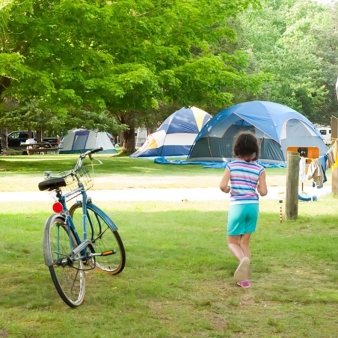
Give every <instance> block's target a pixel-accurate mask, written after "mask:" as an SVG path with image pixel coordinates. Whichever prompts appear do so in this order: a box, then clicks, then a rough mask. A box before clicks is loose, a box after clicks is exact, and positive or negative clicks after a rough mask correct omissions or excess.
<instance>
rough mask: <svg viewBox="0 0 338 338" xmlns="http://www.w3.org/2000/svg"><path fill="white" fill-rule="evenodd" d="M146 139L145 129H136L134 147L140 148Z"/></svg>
mask: <svg viewBox="0 0 338 338" xmlns="http://www.w3.org/2000/svg"><path fill="white" fill-rule="evenodd" d="M146 139H147V128H137V129H136V130H135V144H136V147H142V145H143V143H144V142H145V141H146Z"/></svg>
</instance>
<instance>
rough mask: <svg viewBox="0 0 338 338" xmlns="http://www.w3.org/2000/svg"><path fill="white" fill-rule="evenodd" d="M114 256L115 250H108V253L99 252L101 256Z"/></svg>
mask: <svg viewBox="0 0 338 338" xmlns="http://www.w3.org/2000/svg"><path fill="white" fill-rule="evenodd" d="M114 254H116V251H115V250H108V251H103V252H101V256H109V255H114Z"/></svg>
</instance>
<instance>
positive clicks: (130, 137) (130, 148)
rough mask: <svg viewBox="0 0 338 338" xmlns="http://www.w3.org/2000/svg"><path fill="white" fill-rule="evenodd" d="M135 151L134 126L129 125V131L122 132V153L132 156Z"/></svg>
mask: <svg viewBox="0 0 338 338" xmlns="http://www.w3.org/2000/svg"><path fill="white" fill-rule="evenodd" d="M135 150H136V149H135V126H134V125H130V124H129V129H128V130H126V131H124V132H123V143H122V151H123V152H126V153H128V154H132V153H133V152H135Z"/></svg>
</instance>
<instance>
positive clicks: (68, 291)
mask: <svg viewBox="0 0 338 338" xmlns="http://www.w3.org/2000/svg"><path fill="white" fill-rule="evenodd" d="M77 245H78V242H77V240H76V237H75V235H74V232H73V231H72V229H70V228H69V226H68V225H67V224H65V220H64V218H62V217H61V216H60V215H52V216H51V217H50V218H49V219H48V220H47V222H46V225H45V234H44V256H45V263H46V265H48V268H49V272H50V275H51V277H52V280H53V283H54V285H55V288H56V290H57V292H58V293H59V295H60V297H61V298H62V300H63V301H64V302H65V303H66V304H67V305H68V306H70V307H77V306H79V305H81V304H82V303H83V300H84V295H85V272H84V271H83V262H82V260H81V259H78V258H79V255H77V256H75V257H74V255H72V249H73V248H75V247H76V246H77Z"/></svg>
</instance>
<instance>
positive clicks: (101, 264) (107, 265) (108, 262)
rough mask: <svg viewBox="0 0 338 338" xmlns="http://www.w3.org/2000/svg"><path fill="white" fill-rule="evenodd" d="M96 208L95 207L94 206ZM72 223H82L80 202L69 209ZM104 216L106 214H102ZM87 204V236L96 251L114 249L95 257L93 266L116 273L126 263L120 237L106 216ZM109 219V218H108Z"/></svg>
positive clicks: (101, 251) (102, 251) (112, 273)
mask: <svg viewBox="0 0 338 338" xmlns="http://www.w3.org/2000/svg"><path fill="white" fill-rule="evenodd" d="M96 208H97V207H96ZM69 213H70V215H71V217H72V219H73V222H74V224H76V225H77V226H79V225H80V224H82V203H81V202H76V203H75V204H74V205H72V207H71V208H70V209H69ZM104 216H106V215H105V214H104ZM104 216H103V215H101V214H100V213H99V212H97V210H93V208H92V207H91V205H90V204H88V205H87V236H88V238H89V239H91V241H92V242H93V247H94V251H95V252H96V253H104V252H109V251H111V250H114V252H115V253H114V254H111V255H107V256H96V257H95V268H96V269H97V270H99V271H102V272H105V273H107V274H109V275H117V274H119V273H120V272H122V271H123V269H124V267H125V264H126V253H125V248H124V245H123V242H122V239H121V237H120V235H119V233H118V231H117V229H113V228H112V227H111V226H110V225H109V224H108V222H107V219H106V217H104ZM109 220H110V219H109Z"/></svg>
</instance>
